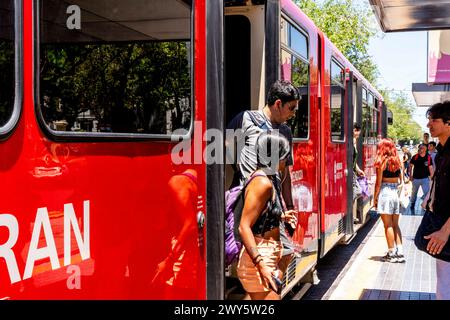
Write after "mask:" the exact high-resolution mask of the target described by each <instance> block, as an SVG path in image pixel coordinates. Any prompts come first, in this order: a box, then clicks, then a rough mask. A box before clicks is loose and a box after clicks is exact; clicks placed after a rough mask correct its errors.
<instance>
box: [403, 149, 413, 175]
mask: <svg viewBox="0 0 450 320" xmlns="http://www.w3.org/2000/svg"><path fill="white" fill-rule="evenodd" d="M402 151H403V168H404V176H405V182H406V179H408V181H409V175H408V172H409V162H410V161H411V158H412V155H411V152H409V149H408V147H407V146H403V147H402Z"/></svg>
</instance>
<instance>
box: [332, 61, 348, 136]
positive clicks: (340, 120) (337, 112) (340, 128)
mask: <svg viewBox="0 0 450 320" xmlns="http://www.w3.org/2000/svg"><path fill="white" fill-rule="evenodd" d="M330 96H331V97H330V116H331V119H330V120H331V141H336V142H342V141H344V123H345V122H344V99H345V86H344V69H343V68H341V67H340V66H339V65H338V64H337V63H336V62H334V61H332V62H331V87H330Z"/></svg>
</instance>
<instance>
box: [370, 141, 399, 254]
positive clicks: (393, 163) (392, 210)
mask: <svg viewBox="0 0 450 320" xmlns="http://www.w3.org/2000/svg"><path fill="white" fill-rule="evenodd" d="M375 168H376V169H377V180H376V183H375V194H374V207H376V208H377V209H378V212H379V213H380V215H381V220H383V225H384V234H385V236H386V241H387V245H388V252H387V254H386V255H385V256H384V257H383V258H382V259H383V261H387V262H405V256H404V255H403V244H402V233H401V231H400V227H399V218H400V201H399V190H401V188H403V166H402V163H401V160H400V158H399V156H398V153H397V149H396V148H395V144H394V143H393V142H392V140H390V139H382V140H381V141H380V142H379V143H378V148H377V157H376V159H375Z"/></svg>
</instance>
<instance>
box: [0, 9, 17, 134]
mask: <svg viewBox="0 0 450 320" xmlns="http://www.w3.org/2000/svg"><path fill="white" fill-rule="evenodd" d="M0 21H1V22H2V25H1V28H0V88H1V90H0V127H3V126H5V125H6V124H7V123H8V121H9V120H10V119H11V116H12V113H13V110H14V99H15V82H16V79H15V70H14V68H15V48H14V46H15V44H14V37H15V35H14V1H0Z"/></svg>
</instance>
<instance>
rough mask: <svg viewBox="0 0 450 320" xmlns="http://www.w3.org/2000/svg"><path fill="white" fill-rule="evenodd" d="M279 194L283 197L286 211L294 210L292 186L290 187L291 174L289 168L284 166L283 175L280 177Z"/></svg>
mask: <svg viewBox="0 0 450 320" xmlns="http://www.w3.org/2000/svg"><path fill="white" fill-rule="evenodd" d="M281 179H282V183H281V193H282V195H283V200H284V203H285V204H286V209H287V210H294V202H293V201H292V185H291V173H290V171H289V166H286V168H285V169H284V173H283V175H282V177H281Z"/></svg>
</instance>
